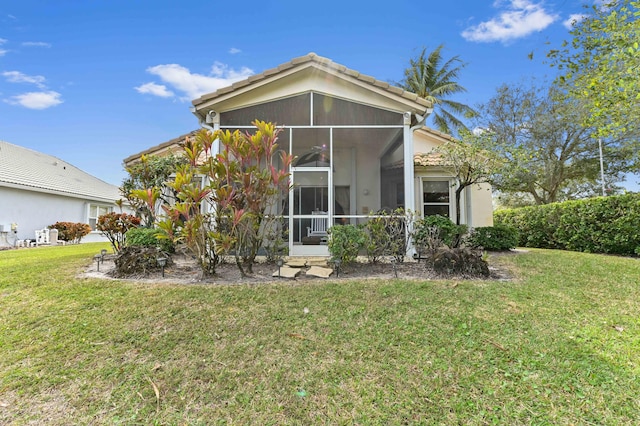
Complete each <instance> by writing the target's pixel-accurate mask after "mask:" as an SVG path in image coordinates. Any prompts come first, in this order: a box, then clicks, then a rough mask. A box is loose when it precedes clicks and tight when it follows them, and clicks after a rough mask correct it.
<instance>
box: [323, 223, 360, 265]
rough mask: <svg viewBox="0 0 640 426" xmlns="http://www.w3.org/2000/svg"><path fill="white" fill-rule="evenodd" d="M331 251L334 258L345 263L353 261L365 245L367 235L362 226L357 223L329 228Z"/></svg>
mask: <svg viewBox="0 0 640 426" xmlns="http://www.w3.org/2000/svg"><path fill="white" fill-rule="evenodd" d="M328 234H329V241H328V243H327V244H328V247H329V253H330V254H331V258H332V259H333V260H338V259H339V260H340V262H342V264H343V265H347V264H349V263H352V262H354V261H355V260H356V258H357V257H358V252H359V251H360V249H361V248H363V247H364V244H365V241H366V237H365V233H364V231H363V230H362V228H360V227H357V226H355V225H334V226H332V227H331V228H329V231H328Z"/></svg>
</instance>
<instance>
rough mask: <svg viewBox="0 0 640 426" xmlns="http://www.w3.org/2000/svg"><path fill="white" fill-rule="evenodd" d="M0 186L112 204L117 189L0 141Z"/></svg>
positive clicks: (62, 163)
mask: <svg viewBox="0 0 640 426" xmlns="http://www.w3.org/2000/svg"><path fill="white" fill-rule="evenodd" d="M0 186H5V187H13V188H23V189H25V190H31V191H36V192H48V193H59V194H61V195H66V196H71V197H77V198H84V199H88V200H96V201H103V202H114V201H115V200H117V199H119V198H121V197H120V191H119V189H118V187H117V186H115V185H111V184H109V183H107V182H104V181H102V180H100V179H98V178H96V177H94V176H92V175H90V174H88V173H86V172H84V171H82V170H80V169H79V168H77V167H75V166H73V165H71V164H69V163H67V162H65V161H63V160H60V159H59V158H56V157H53V156H51V155H47V154H43V153H41V152H37V151H33V150H31V149H28V148H23V147H21V146H18V145H13V144H10V143H8V142H4V141H0Z"/></svg>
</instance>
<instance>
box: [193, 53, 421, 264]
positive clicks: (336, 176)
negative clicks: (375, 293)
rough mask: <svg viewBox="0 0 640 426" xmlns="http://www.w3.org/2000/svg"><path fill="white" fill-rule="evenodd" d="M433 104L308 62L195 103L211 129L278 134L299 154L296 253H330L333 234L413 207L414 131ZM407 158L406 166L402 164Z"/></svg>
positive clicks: (293, 214) (290, 222) (288, 224)
mask: <svg viewBox="0 0 640 426" xmlns="http://www.w3.org/2000/svg"><path fill="white" fill-rule="evenodd" d="M428 106H429V104H428V102H427V101H424V100H422V99H418V98H417V97H416V96H415V95H413V94H409V93H407V92H404V91H402V90H400V89H397V88H392V87H391V86H389V85H388V84H387V83H382V82H379V81H377V80H374V79H372V78H371V77H366V76H362V75H360V74H358V73H356V72H354V71H351V70H348V69H346V68H344V67H341V66H339V65H337V64H335V63H333V62H331V61H329V60H327V59H325V58H320V57H318V56H316V55H313V54H311V55H307V56H305V57H302V58H298V60H294V61H292V62H291V63H289V64H285V66H281V67H278V68H277V69H274V70H270V71H267V72H265V73H263V74H261V75H258V76H254V77H252V78H250V79H248V80H247V81H245V82H242V83H240V84H236V85H234V86H231V87H230V88H227V89H224V90H221V91H218V92H214V93H212V94H209V95H205V96H203V97H201V98H200V99H197V100H195V101H194V108H193V112H194V113H195V114H196V116H198V118H199V119H200V121H201V124H202V125H203V126H204V127H208V128H210V129H228V130H231V131H233V130H235V129H240V130H251V129H254V126H253V125H252V124H251V123H252V122H253V121H254V120H256V119H259V120H263V121H269V122H272V123H275V124H276V125H277V126H278V127H280V128H281V129H282V130H281V132H280V134H279V138H278V144H279V148H280V149H282V150H285V151H286V152H287V153H291V154H293V155H294V156H295V160H294V162H293V164H292V166H291V170H290V172H291V183H292V190H291V191H290V193H289V194H288V197H286V196H285V197H284V199H283V200H282V201H281V203H282V204H281V207H282V211H283V214H284V217H283V224H284V228H285V229H286V230H287V231H288V232H287V233H286V235H287V238H288V243H289V254H290V255H293V256H295V255H327V254H328V250H327V246H326V242H327V230H328V229H329V228H330V227H331V226H333V225H334V224H346V223H352V224H357V223H361V222H362V221H364V220H367V218H368V217H369V216H370V215H371V214H374V213H377V212H381V211H391V210H394V209H396V208H399V207H403V208H410V209H414V196H413V193H414V188H413V147H412V141H411V139H412V129H411V126H412V125H416V124H419V121H420V119H421V118H423V117H422V116H423V115H425V112H426V110H427V107H428ZM405 160H407V161H405Z"/></svg>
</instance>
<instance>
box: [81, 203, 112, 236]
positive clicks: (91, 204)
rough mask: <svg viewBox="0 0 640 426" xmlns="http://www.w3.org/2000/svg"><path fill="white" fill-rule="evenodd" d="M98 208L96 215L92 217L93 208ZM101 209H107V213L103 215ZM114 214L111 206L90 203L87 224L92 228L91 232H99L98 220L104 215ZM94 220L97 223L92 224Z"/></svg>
mask: <svg viewBox="0 0 640 426" xmlns="http://www.w3.org/2000/svg"><path fill="white" fill-rule="evenodd" d="M94 207H95V208H96V215H95V216H92V215H91V214H92V210H93V208H94ZM101 209H105V210H106V212H104V213H101ZM112 212H113V206H112V205H109V204H102V203H89V205H88V206H87V222H86V223H87V224H88V225H89V226H90V227H91V232H98V229H97V225H98V218H99V217H100V216H102V215H104V214H107V213H112ZM92 220H94V221H95V223H93V224H92V223H91V221H92Z"/></svg>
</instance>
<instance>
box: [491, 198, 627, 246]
mask: <svg viewBox="0 0 640 426" xmlns="http://www.w3.org/2000/svg"><path fill="white" fill-rule="evenodd" d="M494 222H495V223H498V224H506V225H510V226H513V227H515V228H516V229H517V230H518V231H519V235H520V238H519V242H518V245H519V246H522V247H537V248H551V249H562V250H572V251H582V252H588V253H609V254H619V255H626V256H628V255H634V254H636V255H638V254H640V194H625V195H616V196H611V197H597V198H589V199H585V200H574V201H566V202H563V203H554V204H546V205H542V206H531V207H522V208H518V209H508V210H499V211H496V212H495V213H494Z"/></svg>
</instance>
